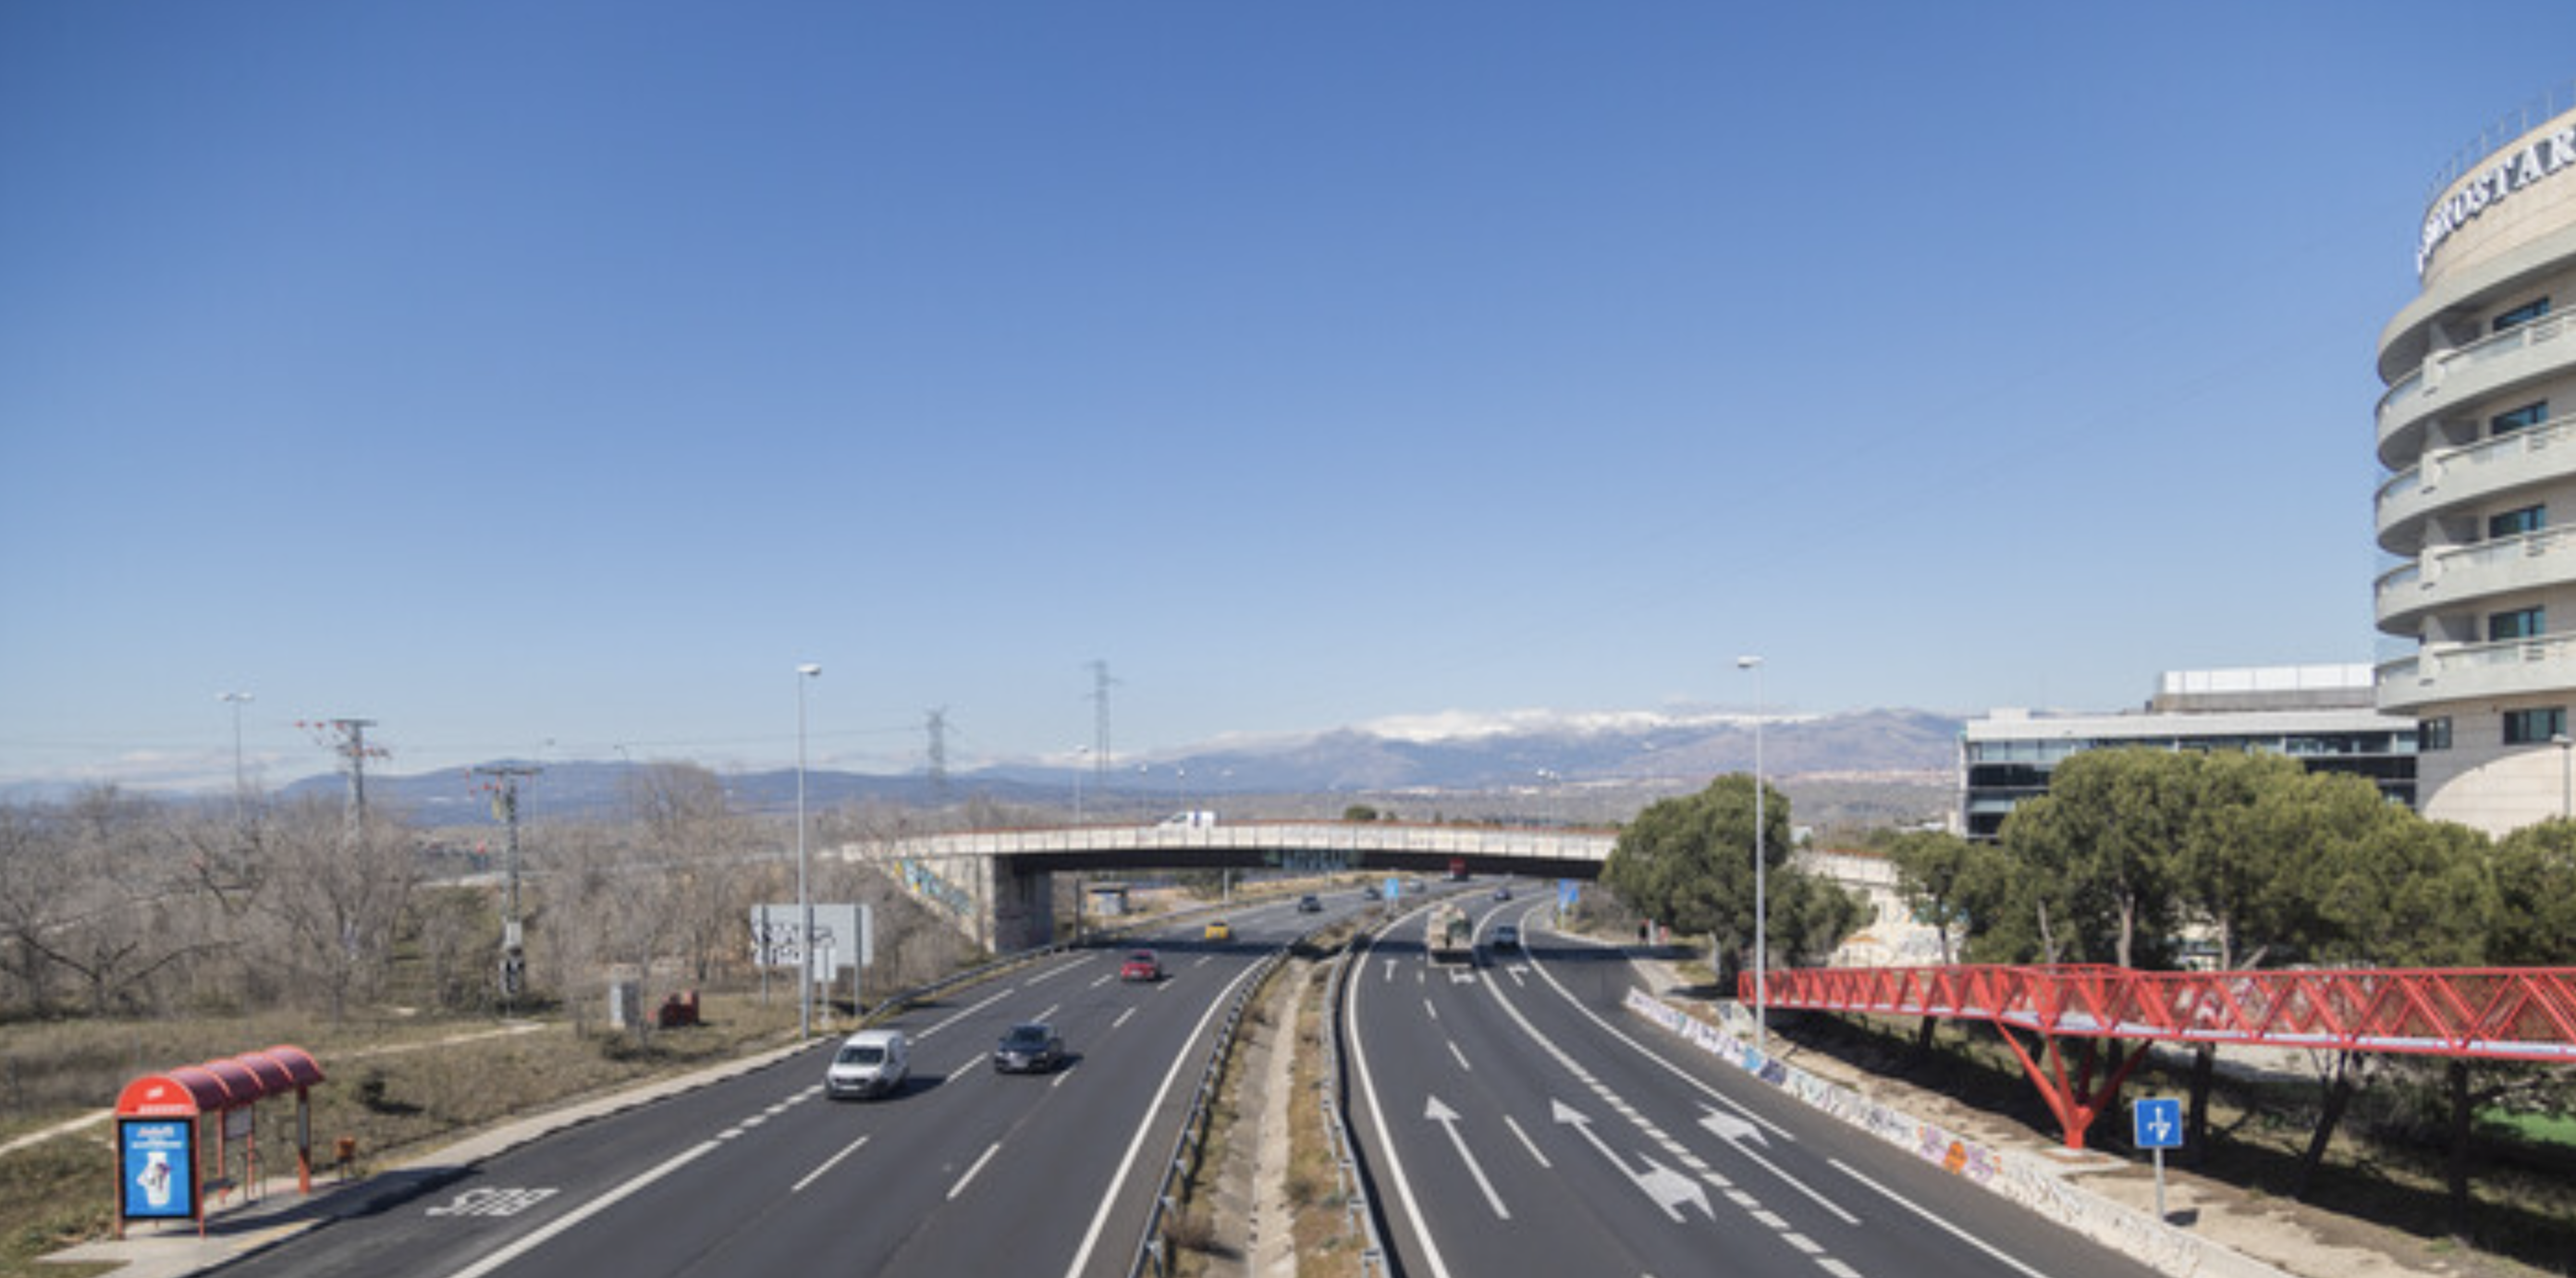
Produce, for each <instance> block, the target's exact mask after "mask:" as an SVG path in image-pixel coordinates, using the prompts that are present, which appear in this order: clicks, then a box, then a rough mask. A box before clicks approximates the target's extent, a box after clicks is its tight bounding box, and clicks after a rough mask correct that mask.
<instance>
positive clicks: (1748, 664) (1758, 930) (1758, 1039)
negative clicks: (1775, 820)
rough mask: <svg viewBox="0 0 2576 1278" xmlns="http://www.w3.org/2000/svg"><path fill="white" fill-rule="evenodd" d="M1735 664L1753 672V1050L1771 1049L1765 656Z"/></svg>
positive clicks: (1741, 659) (1741, 668) (1745, 659)
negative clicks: (1764, 758)
mask: <svg viewBox="0 0 2576 1278" xmlns="http://www.w3.org/2000/svg"><path fill="white" fill-rule="evenodd" d="M1735 668H1736V669H1738V670H1750V671H1752V672H1753V1050H1754V1051H1756V1052H1768V1051H1769V1040H1768V1037H1767V1030H1768V1027H1769V1022H1768V1020H1767V1019H1766V1014H1767V1012H1768V1011H1769V1009H1770V1006H1771V989H1770V984H1769V979H1768V974H1767V972H1766V969H1767V968H1769V966H1770V964H1771V955H1770V952H1769V946H1768V943H1767V942H1768V939H1769V935H1770V930H1771V919H1770V903H1769V901H1768V900H1767V899H1766V897H1765V892H1764V888H1763V879H1764V870H1763V865H1762V851H1763V849H1762V658H1760V657H1737V658H1736V659H1735Z"/></svg>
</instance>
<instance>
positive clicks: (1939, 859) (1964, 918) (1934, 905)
mask: <svg viewBox="0 0 2576 1278" xmlns="http://www.w3.org/2000/svg"><path fill="white" fill-rule="evenodd" d="M1995 855H1996V854H1995V853H1994V851H1993V850H1992V849H1990V848H1986V847H1983V846H1981V845H1979V844H1975V843H1971V842H1969V841H1968V840H1966V839H1964V838H1961V837H1959V836H1958V835H1956V834H1952V833H1950V832H1949V831H1947V830H1908V831H1906V832H1905V833H1903V834H1900V835H1897V836H1896V837H1895V838H1894V839H1892V840H1890V841H1889V842H1888V843H1887V859H1888V860H1889V861H1890V862H1891V863H1893V864H1894V865H1895V866H1896V891H1897V895H1898V896H1899V897H1901V898H1903V900H1904V901H1905V903H1906V904H1907V905H1908V906H1910V907H1912V908H1913V910H1914V916H1915V917H1916V918H1918V919H1922V920H1925V921H1928V922H1930V923H1931V924H1932V927H1933V931H1934V934H1935V935H1937V936H1938V937H1939V938H1940V942H1941V964H1942V966H1944V967H1947V966H1949V965H1951V964H1953V963H1956V962H1958V961H1959V960H1958V954H1957V951H1956V949H1955V948H1954V947H1953V946H1952V944H1951V940H1950V938H1951V935H1952V934H1953V933H1954V932H1957V933H1960V934H1961V935H1962V937H1963V938H1964V934H1965V932H1966V930H1967V924H1968V921H1969V919H1968V915H1967V900H1968V898H1969V897H1970V896H1971V895H1973V894H1974V885H1975V884H1976V883H1977V882H1978V880H1979V877H1980V871H1981V869H1983V867H1982V866H1981V865H1980V862H1981V861H1987V860H1991V859H1993V857H1994V856H1995ZM1986 876H1987V877H1989V878H1992V877H1994V876H1992V874H1991V872H1990V871H1989V872H1987V875H1986ZM1940 1027H1941V1021H1940V1018H1938V1017H1933V1016H1926V1017H1924V1018H1923V1024H1922V1025H1921V1026H1920V1027H1919V1028H1918V1029H1917V1030H1916V1034H1915V1040H1914V1050H1915V1052H1916V1053H1917V1054H1918V1055H1919V1054H1921V1053H1923V1052H1926V1051H1929V1050H1930V1049H1931V1047H1932V1035H1933V1033H1934V1032H1935V1031H1937V1030H1938V1029H1940Z"/></svg>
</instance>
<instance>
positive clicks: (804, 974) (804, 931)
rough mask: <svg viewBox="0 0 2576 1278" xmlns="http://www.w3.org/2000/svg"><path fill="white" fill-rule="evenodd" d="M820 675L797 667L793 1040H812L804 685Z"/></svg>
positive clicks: (811, 915)
mask: <svg viewBox="0 0 2576 1278" xmlns="http://www.w3.org/2000/svg"><path fill="white" fill-rule="evenodd" d="M821 673H823V667H821V666H818V665H815V664H814V663H812V662H810V661H809V662H807V663H805V664H804V665H801V666H798V667H796V913H797V916H798V922H797V927H798V929H799V931H798V932H797V936H796V968H797V971H796V1036H797V1037H798V1038H800V1039H807V1038H812V1037H814V955H813V945H814V898H813V897H812V896H810V895H809V894H808V893H807V892H806V889H805V681H806V680H808V679H811V678H814V677H815V676H816V675H819V674H821Z"/></svg>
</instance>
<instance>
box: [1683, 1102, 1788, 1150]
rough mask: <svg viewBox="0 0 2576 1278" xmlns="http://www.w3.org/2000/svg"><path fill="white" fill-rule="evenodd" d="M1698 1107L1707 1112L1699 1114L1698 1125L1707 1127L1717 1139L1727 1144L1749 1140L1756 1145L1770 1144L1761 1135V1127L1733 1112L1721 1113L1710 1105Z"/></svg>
mask: <svg viewBox="0 0 2576 1278" xmlns="http://www.w3.org/2000/svg"><path fill="white" fill-rule="evenodd" d="M1700 1108H1701V1109H1703V1110H1705V1111H1707V1112H1706V1113H1704V1114H1702V1115H1701V1116H1700V1120H1699V1125H1700V1126H1702V1127H1705V1128H1707V1129H1708V1132H1709V1134H1710V1135H1712V1136H1715V1137H1717V1138H1718V1139H1719V1140H1722V1141H1725V1142H1727V1143H1728V1144H1741V1143H1743V1142H1744V1141H1747V1140H1750V1141H1752V1142H1753V1143H1754V1144H1756V1145H1762V1146H1766V1147H1767V1146H1768V1145H1770V1143H1771V1142H1770V1141H1769V1140H1767V1139H1765V1138H1764V1137H1763V1135H1762V1129H1761V1128H1759V1127H1756V1126H1754V1125H1753V1124H1751V1123H1748V1122H1746V1121H1744V1120H1743V1119H1741V1118H1737V1117H1736V1116H1735V1115H1733V1114H1721V1113H1719V1112H1718V1111H1717V1110H1716V1109H1715V1108H1714V1107H1711V1106H1707V1105H1702V1106H1701V1107H1700Z"/></svg>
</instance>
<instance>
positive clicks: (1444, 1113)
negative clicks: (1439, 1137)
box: [1422, 1096, 1512, 1220]
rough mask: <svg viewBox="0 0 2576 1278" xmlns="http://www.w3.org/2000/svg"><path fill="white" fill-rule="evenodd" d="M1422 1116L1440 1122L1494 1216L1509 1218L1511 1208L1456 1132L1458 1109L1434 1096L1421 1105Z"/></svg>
mask: <svg viewBox="0 0 2576 1278" xmlns="http://www.w3.org/2000/svg"><path fill="white" fill-rule="evenodd" d="M1422 1116H1423V1117H1424V1118H1427V1119H1430V1120H1431V1121H1432V1122H1435V1123H1438V1124H1440V1130H1442V1131H1444V1132H1447V1133H1449V1143H1450V1144H1452V1145H1455V1146H1457V1147H1458V1159H1459V1161H1461V1162H1464V1163H1465V1164H1467V1170H1468V1171H1469V1172H1470V1173H1471V1174H1473V1175H1474V1176H1475V1177H1476V1188H1478V1189H1481V1190H1484V1191H1485V1202H1486V1204H1487V1205H1488V1206H1490V1207H1492V1208H1493V1209H1494V1216H1495V1218H1496V1219H1499V1220H1510V1219H1511V1218H1512V1213H1511V1209H1510V1208H1508V1207H1505V1206H1503V1200H1502V1197H1501V1196H1500V1195H1498V1194H1496V1193H1495V1192H1494V1183H1493V1182H1492V1181H1489V1180H1487V1179H1485V1169H1484V1167H1483V1166H1482V1165H1480V1164H1478V1163H1477V1162H1476V1156H1475V1155H1474V1154H1472V1153H1469V1152H1468V1150H1467V1138H1466V1137H1464V1136H1461V1135H1459V1134H1458V1111H1456V1110H1454V1109H1451V1108H1449V1107H1448V1106H1446V1105H1443V1104H1441V1103H1440V1098H1439V1097H1437V1096H1434V1097H1432V1098H1431V1103H1430V1104H1429V1105H1426V1106H1424V1107H1423V1111H1422Z"/></svg>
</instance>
